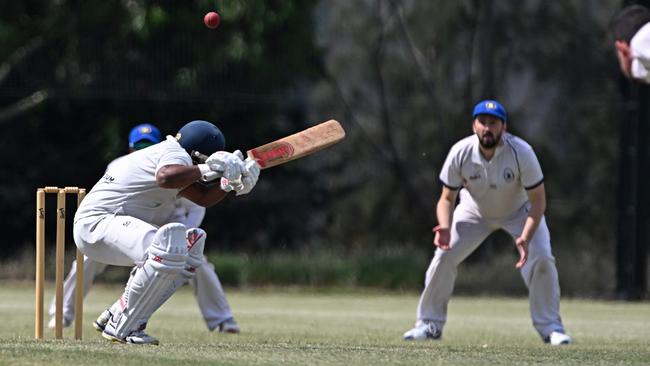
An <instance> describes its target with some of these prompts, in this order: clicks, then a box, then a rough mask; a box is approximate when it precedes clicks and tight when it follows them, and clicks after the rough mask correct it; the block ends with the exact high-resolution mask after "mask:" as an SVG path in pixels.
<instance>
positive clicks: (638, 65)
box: [630, 23, 650, 83]
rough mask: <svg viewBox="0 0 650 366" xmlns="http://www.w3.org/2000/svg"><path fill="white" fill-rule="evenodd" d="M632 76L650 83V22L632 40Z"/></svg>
mask: <svg viewBox="0 0 650 366" xmlns="http://www.w3.org/2000/svg"><path fill="white" fill-rule="evenodd" d="M630 49H631V52H632V70H631V72H632V77H633V78H635V79H638V80H641V81H644V82H646V83H650V23H648V24H646V25H644V26H643V27H641V29H639V31H638V32H637V33H636V34H635V35H634V37H632V40H631V41H630Z"/></svg>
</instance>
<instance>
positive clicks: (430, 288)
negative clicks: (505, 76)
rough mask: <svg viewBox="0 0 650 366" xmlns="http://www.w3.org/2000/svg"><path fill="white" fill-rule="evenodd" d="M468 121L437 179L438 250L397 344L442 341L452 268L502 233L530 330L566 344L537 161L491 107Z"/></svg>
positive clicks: (500, 111)
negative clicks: (525, 297)
mask: <svg viewBox="0 0 650 366" xmlns="http://www.w3.org/2000/svg"><path fill="white" fill-rule="evenodd" d="M472 118H473V124H472V126H473V129H474V135H472V136H469V137H466V138H464V139H463V140H460V141H459V142H458V143H456V144H455V145H454V146H453V147H452V148H451V150H450V152H449V155H448V156H447V159H446V161H445V163H444V165H443V167H442V171H441V172H440V181H441V182H442V184H443V188H442V194H441V196H440V200H439V201H438V205H437V207H436V214H437V219H438V223H439V225H438V226H436V227H435V228H434V229H433V231H434V232H435V238H434V244H435V246H436V247H437V249H436V251H435V255H434V257H433V260H432V261H431V264H430V265H429V269H428V270H427V272H426V280H425V288H424V291H423V292H422V295H421V296H420V301H419V303H418V307H417V312H416V316H417V321H416V323H415V327H414V328H413V329H411V330H409V331H407V332H406V333H404V339H406V340H423V339H440V338H441V336H442V330H443V328H444V326H445V322H446V320H447V303H448V302H449V298H450V297H451V294H452V291H453V288H454V281H455V279H456V270H457V266H458V265H459V264H460V263H461V262H462V261H463V260H464V259H465V258H467V256H469V255H470V254H471V253H472V252H473V251H474V250H475V249H476V248H478V246H479V245H480V244H481V243H482V242H483V241H484V240H485V238H486V237H487V236H488V235H489V234H490V233H492V232H493V231H495V230H497V229H503V230H505V231H507V232H508V233H510V235H512V237H513V238H515V244H516V246H517V249H518V250H519V254H520V260H519V262H518V263H517V265H516V267H517V268H519V269H520V270H521V275H522V277H523V279H524V282H525V283H526V286H527V287H528V290H529V299H530V314H531V317H532V320H533V326H534V327H535V329H536V330H537V332H538V333H539V335H540V336H541V337H542V339H543V340H544V341H545V342H548V343H550V344H553V345H560V344H569V343H571V337H569V336H568V335H566V334H565V331H564V326H563V325H562V320H561V318H560V286H559V283H558V274H557V269H556V268H555V259H554V258H553V255H552V254H551V242H550V234H549V231H548V228H547V226H546V222H545V219H544V211H545V209H546V193H545V191H544V176H543V174H542V170H541V168H540V165H539V162H538V160H537V157H536V156H535V153H534V152H533V149H532V148H531V147H530V145H528V144H527V143H526V142H525V141H523V140H522V139H520V138H518V137H516V136H513V135H511V134H509V133H507V132H506V122H507V114H506V111H505V109H504V108H503V106H501V105H500V104H499V103H498V102H496V101H493V100H486V101H482V102H480V103H478V104H477V105H476V107H475V108H474V112H473V115H472ZM459 192H460V203H459V204H458V205H457V206H456V198H457V197H458V194H459Z"/></svg>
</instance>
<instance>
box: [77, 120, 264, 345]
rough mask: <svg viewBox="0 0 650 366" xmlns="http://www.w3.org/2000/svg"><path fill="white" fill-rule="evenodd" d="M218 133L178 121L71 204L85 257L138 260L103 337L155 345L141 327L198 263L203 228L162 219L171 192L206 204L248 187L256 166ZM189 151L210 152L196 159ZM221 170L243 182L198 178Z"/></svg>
mask: <svg viewBox="0 0 650 366" xmlns="http://www.w3.org/2000/svg"><path fill="white" fill-rule="evenodd" d="M224 147H225V139H224V136H223V134H222V133H221V131H220V130H219V129H218V128H217V127H216V126H214V125H213V124H211V123H209V122H206V121H193V122H190V123H188V124H186V125H185V126H183V127H182V128H181V129H180V130H179V132H178V134H177V135H176V137H175V138H174V137H172V136H168V137H167V139H166V140H165V141H163V142H161V143H159V144H156V145H153V146H150V147H148V148H145V149H142V150H139V151H136V152H133V153H131V154H129V155H127V156H125V157H124V158H122V159H120V160H119V161H117V162H115V164H113V165H112V166H111V167H110V168H109V169H108V170H107V171H106V173H105V174H104V176H103V177H102V178H101V179H100V180H99V182H97V184H95V186H94V187H93V188H92V189H91V191H90V192H89V193H88V195H87V196H86V198H85V199H84V200H83V201H82V203H81V205H80V207H79V208H78V209H77V212H76V214H75V218H74V229H73V234H74V239H75V243H76V244H77V247H79V249H80V250H81V251H82V252H83V253H84V254H85V255H86V256H88V257H89V258H90V259H92V260H94V261H97V262H101V263H106V264H112V265H121V266H129V267H131V266H134V265H135V266H136V267H134V269H133V271H132V272H131V277H130V278H129V281H128V282H127V284H126V288H125V290H124V293H123V295H122V296H121V297H120V298H119V299H118V300H117V301H116V303H115V304H114V305H113V306H112V307H111V309H112V316H111V318H110V320H109V321H108V323H107V324H106V327H105V329H104V332H103V333H102V335H103V336H104V338H107V339H110V340H113V341H118V342H122V343H134V344H158V340H157V339H156V338H154V337H152V336H149V335H147V334H146V333H145V332H144V330H145V328H146V326H147V321H148V320H149V318H150V317H151V315H152V314H153V313H154V312H155V311H156V310H157V309H158V308H159V307H160V306H161V305H162V304H163V303H164V302H165V301H166V300H167V299H168V298H169V297H170V296H171V295H172V294H173V293H174V292H175V291H176V290H177V289H178V288H179V287H180V286H181V285H182V284H184V283H185V282H186V281H187V279H188V278H191V277H192V276H194V272H195V270H196V268H197V267H198V266H200V265H201V263H202V261H203V249H204V245H205V239H206V232H205V231H203V230H202V229H199V228H188V227H186V226H185V225H183V224H181V223H170V224H165V223H164V220H166V219H167V216H168V213H169V212H170V210H171V207H172V206H173V205H174V203H175V202H176V199H177V196H181V197H185V198H187V199H189V200H190V201H192V202H194V203H196V204H198V205H201V206H204V207H208V206H212V205H214V204H216V203H218V202H219V201H221V200H222V199H223V198H224V197H225V196H226V195H227V192H226V191H230V190H234V191H235V192H236V193H237V195H241V194H247V193H249V192H250V191H251V190H252V189H253V187H254V186H255V184H256V183H257V179H258V177H259V172H260V171H259V167H258V166H257V164H256V163H255V162H254V161H252V160H246V161H245V160H243V156H242V154H241V152H239V151H237V152H236V153H229V152H226V151H221V150H223V149H224ZM192 151H198V152H200V153H202V154H205V155H209V158H208V159H207V160H206V162H205V163H204V164H195V163H194V162H193V161H192V158H191V157H190V153H191V152H192ZM218 176H223V177H224V178H226V179H228V180H229V181H239V179H240V178H241V183H240V184H237V185H232V186H228V187H223V185H219V184H216V185H213V186H207V185H204V184H202V182H201V181H202V180H206V178H207V177H210V178H216V177H218Z"/></svg>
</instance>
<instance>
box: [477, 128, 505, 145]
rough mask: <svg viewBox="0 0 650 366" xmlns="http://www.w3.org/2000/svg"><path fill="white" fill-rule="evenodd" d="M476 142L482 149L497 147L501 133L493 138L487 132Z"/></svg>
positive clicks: (490, 133) (492, 135)
mask: <svg viewBox="0 0 650 366" xmlns="http://www.w3.org/2000/svg"><path fill="white" fill-rule="evenodd" d="M478 141H479V143H480V144H481V146H483V147H484V148H486V149H492V148H494V147H495V146H497V144H498V143H499V141H501V132H499V134H498V135H496V136H495V135H494V134H492V132H490V131H487V132H485V133H484V134H483V136H481V137H479V139H478Z"/></svg>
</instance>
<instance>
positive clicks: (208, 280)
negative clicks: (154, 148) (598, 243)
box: [48, 123, 240, 333]
mask: <svg viewBox="0 0 650 366" xmlns="http://www.w3.org/2000/svg"><path fill="white" fill-rule="evenodd" d="M160 140H161V133H160V130H158V128H157V127H156V126H154V125H152V124H149V123H144V124H140V125H137V126H135V127H133V129H131V132H130V133H129V152H130V153H131V152H134V151H137V150H140V149H143V148H145V147H149V146H151V145H153V144H157V143H159V142H160ZM120 158H121V157H120ZM120 158H117V159H116V160H114V161H113V162H111V164H109V166H108V169H110V167H111V165H112V164H113V163H114V162H115V161H119V159H120ZM204 216H205V207H201V206H199V205H197V204H195V203H193V202H192V201H190V200H188V199H186V198H178V199H177V200H176V202H175V203H174V206H173V208H172V211H171V212H170V216H169V217H168V218H167V219H166V220H165V223H171V222H180V223H182V224H185V226H187V227H200V226H201V222H202V221H203V217H204ZM106 267H107V264H104V263H100V262H96V261H93V260H90V259H89V258H88V257H87V256H84V264H83V271H84V276H83V279H84V296H86V295H87V294H88V291H90V287H91V286H92V284H93V282H94V280H95V277H96V276H98V275H99V274H101V273H102V272H104V270H105V269H106ZM76 278H77V263H76V261H73V262H72V269H71V270H70V273H68V276H67V277H66V280H65V282H64V284H63V326H64V327H68V326H70V325H71V324H72V319H73V318H74V297H75V283H76ZM189 282H190V284H191V285H192V287H193V288H194V294H195V296H196V300H197V303H198V305H199V309H200V310H201V314H203V319H204V321H205V323H206V325H207V327H208V329H209V330H210V331H212V330H215V329H218V331H219V332H224V333H239V332H240V328H239V325H238V324H237V322H236V321H235V319H234V317H233V314H232V311H231V309H230V304H229V303H228V300H227V299H226V295H225V293H224V291H223V287H222V286H221V282H220V281H219V277H218V276H217V274H216V272H215V270H214V265H213V264H212V263H210V262H208V261H207V258H205V257H204V258H203V264H201V266H199V267H198V268H197V269H196V275H195V276H194V277H193V278H192V279H190V281H189ZM55 310H56V303H55V301H54V299H52V302H51V303H50V309H49V313H50V316H52V318H51V319H50V322H49V324H48V326H49V327H50V328H54V325H55V322H54V313H55ZM106 318H107V317H106V314H104V316H101V317H100V318H99V320H98V321H97V322H95V323H94V324H93V325H94V326H95V328H96V329H97V330H98V331H103V330H104V326H105V323H103V321H102V320H103V319H106ZM104 321H105V320H104Z"/></svg>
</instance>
